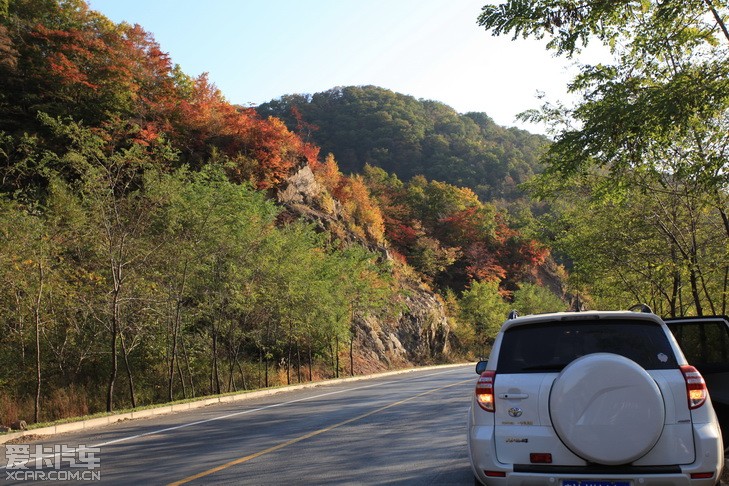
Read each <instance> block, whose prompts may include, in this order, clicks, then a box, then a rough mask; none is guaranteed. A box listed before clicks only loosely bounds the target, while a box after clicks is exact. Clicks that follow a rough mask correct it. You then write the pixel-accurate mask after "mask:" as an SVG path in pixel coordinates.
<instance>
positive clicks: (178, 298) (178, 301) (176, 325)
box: [167, 261, 188, 402]
mask: <svg viewBox="0 0 729 486" xmlns="http://www.w3.org/2000/svg"><path fill="white" fill-rule="evenodd" d="M187 264H188V262H187V261H185V266H184V268H183V270H182V283H181V285H180V291H179V292H178V293H177V295H175V318H174V320H173V321H172V351H171V353H170V370H169V375H168V381H167V399H168V400H169V401H170V402H171V401H172V400H173V396H172V386H173V381H174V374H175V360H176V359H177V335H178V334H179V330H180V319H181V316H182V294H183V293H184V292H185V282H186V281H187ZM181 382H182V381H181ZM182 388H183V390H184V388H185V384H184V383H182ZM183 394H184V391H183Z"/></svg>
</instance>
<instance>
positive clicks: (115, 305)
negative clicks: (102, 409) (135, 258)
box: [106, 288, 119, 412]
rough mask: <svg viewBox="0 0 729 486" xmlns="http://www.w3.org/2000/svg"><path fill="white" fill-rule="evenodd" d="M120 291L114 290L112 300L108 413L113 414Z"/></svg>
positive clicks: (117, 364) (107, 393)
mask: <svg viewBox="0 0 729 486" xmlns="http://www.w3.org/2000/svg"><path fill="white" fill-rule="evenodd" d="M118 319H119V289H118V288H117V289H115V290H114V296H113V300H112V315H111V347H110V352H111V374H110V376H109V385H108V387H107V390H106V411H107V412H112V411H113V410H114V383H115V382H116V375H117V369H118V367H119V363H118V359H117V353H116V341H117V335H118V333H119V323H118Z"/></svg>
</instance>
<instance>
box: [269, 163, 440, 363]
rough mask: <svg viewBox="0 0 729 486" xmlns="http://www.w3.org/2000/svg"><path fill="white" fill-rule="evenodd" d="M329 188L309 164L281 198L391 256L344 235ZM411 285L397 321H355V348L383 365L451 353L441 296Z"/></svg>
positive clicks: (302, 213) (284, 188) (321, 224)
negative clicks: (324, 204)
mask: <svg viewBox="0 0 729 486" xmlns="http://www.w3.org/2000/svg"><path fill="white" fill-rule="evenodd" d="M324 191H325V190H324V188H323V187H322V186H321V185H320V184H319V183H318V182H317V181H316V179H315V178H314V174H313V173H312V171H311V169H310V168H309V166H308V165H304V166H302V167H300V168H299V169H298V170H297V171H296V172H295V173H293V174H292V175H291V176H290V177H289V179H288V180H287V183H286V184H285V185H284V186H282V187H281V188H279V190H278V193H277V198H278V201H279V202H280V203H281V204H283V205H284V206H285V207H286V208H287V209H288V210H289V211H290V212H294V213H296V214H297V215H298V216H300V217H303V218H306V219H309V220H311V221H314V222H316V224H317V225H318V226H319V227H320V228H321V229H322V230H323V231H334V232H336V233H337V234H338V236H339V237H340V240H341V241H346V242H348V243H352V242H356V243H358V244H362V245H364V246H367V247H368V248H370V250H372V251H377V252H379V253H380V255H381V258H384V259H389V258H390V256H389V253H388V252H387V249H386V248H381V247H378V246H377V245H374V244H372V243H371V242H367V241H362V239H361V238H358V237H356V236H354V235H352V234H349V235H346V236H345V237H344V238H341V236H343V235H342V232H343V231H344V230H343V225H342V224H340V223H341V222H340V221H339V216H338V214H337V213H338V212H337V211H336V210H335V211H334V213H333V214H332V213H331V212H330V213H327V212H325V211H323V210H322V208H321V207H320V204H319V202H320V200H321V195H322V193H323V192H324ZM401 286H402V287H403V289H404V290H405V292H403V293H402V295H401V297H400V299H401V302H399V303H400V304H401V305H402V308H403V310H402V311H401V313H400V315H399V316H398V317H397V319H396V320H394V321H392V322H383V321H379V320H378V319H376V318H374V317H370V316H368V317H365V318H361V319H358V320H357V322H355V330H356V332H355V350H356V352H357V354H359V355H360V356H361V357H362V358H364V359H366V360H368V361H378V362H380V363H382V365H383V366H382V367H385V368H386V367H394V366H399V365H404V364H408V363H415V364H423V363H432V362H437V361H444V360H446V359H447V358H448V355H449V351H450V345H449V339H450V328H449V326H448V322H447V319H446V314H445V309H444V307H443V304H442V303H441V301H440V300H439V299H438V298H437V297H436V295H435V294H434V293H433V292H431V291H429V290H426V289H424V288H422V287H420V286H419V285H418V284H417V283H414V282H408V283H405V282H402V283H401Z"/></svg>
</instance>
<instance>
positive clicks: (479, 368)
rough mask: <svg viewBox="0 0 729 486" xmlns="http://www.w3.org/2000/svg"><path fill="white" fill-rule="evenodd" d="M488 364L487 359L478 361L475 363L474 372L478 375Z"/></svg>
mask: <svg viewBox="0 0 729 486" xmlns="http://www.w3.org/2000/svg"><path fill="white" fill-rule="evenodd" d="M488 364H489V362H488V361H479V362H478V363H476V373H478V374H479V375H480V374H481V373H483V372H484V371H486V366H487V365H488Z"/></svg>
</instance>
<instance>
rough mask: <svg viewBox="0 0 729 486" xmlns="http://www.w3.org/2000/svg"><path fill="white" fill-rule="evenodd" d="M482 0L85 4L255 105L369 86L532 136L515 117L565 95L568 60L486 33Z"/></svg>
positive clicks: (111, 0)
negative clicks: (481, 116)
mask: <svg viewBox="0 0 729 486" xmlns="http://www.w3.org/2000/svg"><path fill="white" fill-rule="evenodd" d="M486 3H487V0H367V1H361V0H360V1H354V0H207V1H200V0H90V1H89V4H90V6H91V8H93V9H94V10H97V11H100V12H101V13H103V14H104V15H106V16H107V17H109V18H110V19H111V20H113V21H114V22H117V23H118V22H122V21H126V22H129V23H131V24H135V23H136V24H140V25H141V26H142V27H143V28H144V29H145V30H147V31H148V32H151V33H152V34H153V35H154V37H155V39H156V40H157V42H159V44H160V46H161V48H162V50H163V51H165V52H168V53H169V54H170V56H171V57H172V61H173V62H174V63H177V64H180V66H181V67H182V69H183V71H184V72H186V73H187V74H189V75H193V76H196V75H198V74H201V73H203V72H207V73H209V76H210V79H211V80H212V82H214V83H215V85H216V86H217V87H218V88H220V90H221V91H222V92H223V94H224V95H225V97H226V98H227V99H228V100H229V101H231V102H233V103H237V104H242V105H257V104H260V103H263V102H266V101H269V100H271V99H274V98H278V97H280V96H281V95H284V94H292V93H316V92H319V91H325V90H328V89H330V88H333V87H335V86H349V85H370V84H371V85H376V86H381V87H383V88H387V89H391V90H393V91H397V92H399V93H404V94H409V95H412V96H415V97H416V98H425V99H432V100H437V101H441V102H443V103H445V104H447V105H450V106H452V107H453V108H455V109H456V110H457V111H459V112H461V113H465V112H468V111H482V112H485V113H487V114H488V115H489V116H490V117H491V118H493V119H494V120H495V121H496V122H497V123H499V124H500V125H504V126H520V127H522V128H526V129H528V130H530V131H533V132H542V131H543V127H539V126H534V125H523V124H520V123H518V122H517V121H516V120H515V116H516V114H517V113H519V112H521V111H524V110H525V109H529V108H535V107H537V106H538V105H539V102H538V100H537V99H536V94H537V92H539V91H541V92H544V93H545V94H546V95H547V97H548V98H549V99H552V100H557V99H563V98H564V97H565V93H566V88H565V86H566V83H567V82H568V81H569V80H570V79H571V77H572V74H571V73H574V68H571V67H570V65H571V64H570V63H569V62H568V61H566V60H564V59H558V58H554V57H553V56H552V54H551V53H550V52H548V51H546V50H545V49H544V47H543V45H542V44H540V43H537V42H535V41H531V40H521V39H520V40H517V41H513V42H512V41H511V38H510V37H509V36H507V37H499V38H497V37H492V36H491V35H490V34H489V33H488V32H486V31H484V30H483V29H482V28H480V27H479V26H478V25H477V24H476V19H477V17H478V14H479V13H480V11H481V7H482V6H483V5H484V4H486Z"/></svg>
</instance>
